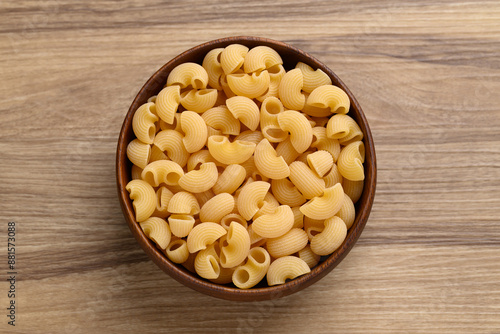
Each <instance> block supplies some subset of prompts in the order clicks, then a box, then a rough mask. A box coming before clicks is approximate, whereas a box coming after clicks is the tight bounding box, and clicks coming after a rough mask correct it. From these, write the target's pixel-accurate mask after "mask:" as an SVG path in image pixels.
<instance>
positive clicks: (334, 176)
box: [323, 163, 345, 192]
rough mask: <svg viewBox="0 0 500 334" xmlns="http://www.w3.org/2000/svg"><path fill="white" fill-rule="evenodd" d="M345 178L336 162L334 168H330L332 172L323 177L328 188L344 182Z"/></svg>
mask: <svg viewBox="0 0 500 334" xmlns="http://www.w3.org/2000/svg"><path fill="white" fill-rule="evenodd" d="M343 179H344V178H343V177H342V175H340V172H339V169H338V167H337V164H335V163H334V164H333V166H332V169H330V172H329V173H328V174H327V175H326V176H325V177H323V180H325V187H326V188H330V187H333V186H334V185H335V184H337V183H343ZM344 192H345V189H344Z"/></svg>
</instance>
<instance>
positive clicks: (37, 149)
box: [0, 0, 500, 333]
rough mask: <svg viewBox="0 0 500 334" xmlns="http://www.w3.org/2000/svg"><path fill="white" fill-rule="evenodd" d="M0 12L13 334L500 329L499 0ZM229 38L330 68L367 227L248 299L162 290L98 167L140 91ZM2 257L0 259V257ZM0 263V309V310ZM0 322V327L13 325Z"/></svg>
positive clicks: (16, 4) (104, 165)
mask: <svg viewBox="0 0 500 334" xmlns="http://www.w3.org/2000/svg"><path fill="white" fill-rule="evenodd" d="M312 4H313V3H312V2H303V1H282V0H277V1H273V5H274V6H275V7H271V6H270V4H269V3H268V2H264V1H253V2H249V1H232V2H228V1H223V2H220V1H206V2H203V3H198V2H195V1H183V2H174V1H170V2H160V1H154V2H150V3H145V2H144V1H112V0H108V1H104V2H94V1H87V2H84V1H78V2H70V1H59V0H55V1H47V2H44V1H41V2H39V1H27V0H20V1H12V2H2V3H0V15H1V17H2V20H1V21H0V55H1V58H2V62H0V74H1V78H2V80H1V81H0V101H1V103H0V159H1V163H0V184H1V185H2V186H1V191H0V223H1V225H0V226H1V230H2V235H6V226H7V222H8V221H9V220H15V221H16V222H17V224H18V230H17V237H18V241H17V242H18V247H17V250H16V251H17V253H18V254H17V259H18V268H17V269H18V272H19V275H18V279H19V281H18V295H17V302H18V304H19V306H18V322H17V326H16V328H15V329H14V332H19V333H88V332H94V333H95V332H98V333H100V332H105V333H116V332H124V331H126V332H138V331H143V332H169V333H186V332H189V333H273V332H293V333H305V332H314V333H331V332H332V331H337V332H340V333H366V332H369V333H402V332H412V333H500V317H499V314H500V284H499V282H500V218H499V217H500V107H499V105H500V97H499V95H498V91H499V90H500V80H499V79H500V78H499V77H500V62H499V60H500V5H499V4H498V2H497V1H475V2H470V1H469V2H465V1H445V0H442V1H441V0H440V1H432V2H431V1H393V0H385V1H376V2H373V1H363V0H360V1H354V2H353V1H337V2H335V3H333V2H330V1H315V2H314V5H312ZM234 35H254V36H262V37H268V38H272V39H276V40H282V41H284V42H286V43H289V44H292V45H294V46H296V47H298V48H301V49H303V50H305V51H306V52H308V53H310V54H312V55H313V56H315V57H317V58H318V59H320V60H321V61H322V62H324V63H325V64H327V65H328V66H330V68H332V69H333V71H335V73H336V74H338V75H339V77H340V78H341V79H342V80H343V81H344V82H345V83H346V84H347V86H348V87H349V88H350V89H351V91H352V92H353V93H354V94H355V96H356V97H357V99H358V101H359V102H360V104H361V105H362V107H363V110H364V112H365V114H366V116H367V118H368V121H369V122H370V127H371V130H372V133H373V136H374V139H375V143H376V148H377V162H378V185H377V195H376V197H375V203H374V206H373V209H372V213H371V216H370V219H369V221H368V224H367V226H366V228H365V230H364V232H363V234H362V235H361V238H360V239H359V241H358V243H357V244H356V246H355V247H354V248H353V250H352V251H351V253H350V254H349V255H348V256H347V258H346V259H345V260H344V261H343V262H342V263H341V264H340V265H339V266H338V267H337V268H336V269H335V270H334V271H333V272H332V273H330V274H329V275H328V276H327V277H325V278H324V279H322V280H321V281H320V282H318V283H316V284H315V285H313V286H311V287H309V288H307V289H305V290H304V291H301V292H299V293H297V294H294V295H292V296H289V297H286V298H283V299H280V300H277V301H274V302H259V303H250V304H248V303H237V302H227V301H221V300H216V299H213V298H210V297H208V296H204V295H202V294H200V293H197V292H194V291H191V290H189V289H188V288H185V287H184V286H182V285H180V284H179V283H177V282H176V281H174V280H173V279H171V278H169V277H168V276H167V275H165V274H164V273H163V272H162V271H161V270H160V269H158V268H157V267H156V266H155V265H154V264H153V263H152V262H151V261H150V260H149V259H148V258H147V257H146V255H145V254H144V253H143V251H142V250H141V249H140V248H139V246H138V245H137V243H136V242H135V240H134V239H133V237H132V235H131V233H130V231H129V230H128V227H127V226H126V224H125V221H124V219H123V216H122V214H121V210H120V206H119V202H118V199H117V195H116V185H115V172H114V158H115V149H116V141H117V138H118V133H119V130H120V126H121V123H122V121H123V117H124V115H125V113H126V110H127V109H128V106H129V105H130V103H131V102H132V99H133V97H134V96H135V95H136V94H137V92H138V90H139V89H140V87H141V86H142V84H143V83H144V82H145V81H146V79H147V78H149V77H150V76H151V74H152V73H153V72H154V71H156V69H158V68H159V67H160V66H161V65H163V64H164V63H166V62H167V61H168V60H170V59H171V58H172V57H174V56H175V55H177V54H179V53H180V52H182V51H184V50H187V49H189V48H191V47H193V46H195V45H197V44H200V43H202V42H205V41H208V40H212V39H216V38H220V37H225V36H234ZM2 252H6V249H5V246H2ZM5 268H6V262H5V260H2V261H1V265H0V270H1V274H0V275H1V277H2V281H1V283H0V296H1V297H0V307H2V308H4V307H7V302H8V300H7V296H6V291H7V288H8V286H7V282H6V281H5V280H4V277H5V272H6V269H5ZM3 317H4V320H2V322H1V323H0V332H3V333H12V332H13V330H12V328H10V326H9V327H8V326H7V324H6V320H5V316H3Z"/></svg>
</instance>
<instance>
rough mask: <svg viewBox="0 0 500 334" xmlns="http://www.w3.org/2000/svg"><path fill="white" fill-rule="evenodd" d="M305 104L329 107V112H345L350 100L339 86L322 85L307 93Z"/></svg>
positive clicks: (347, 109)
mask: <svg viewBox="0 0 500 334" xmlns="http://www.w3.org/2000/svg"><path fill="white" fill-rule="evenodd" d="M307 104H308V105H310V106H312V107H317V108H330V112H331V113H338V114H347V113H348V112H349V106H350V104H351V102H350V100H349V96H347V94H346V93H345V92H344V91H343V90H342V89H341V88H339V87H337V86H333V85H323V86H319V87H317V88H315V89H314V90H313V91H312V92H311V94H309V96H308V97H307ZM299 109H302V108H299Z"/></svg>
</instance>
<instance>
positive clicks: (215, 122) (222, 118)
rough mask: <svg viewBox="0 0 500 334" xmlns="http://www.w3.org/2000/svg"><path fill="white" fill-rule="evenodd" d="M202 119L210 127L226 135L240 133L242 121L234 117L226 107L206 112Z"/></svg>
mask: <svg viewBox="0 0 500 334" xmlns="http://www.w3.org/2000/svg"><path fill="white" fill-rule="evenodd" d="M201 117H202V118H203V120H204V121H205V123H206V124H207V125H208V126H210V127H212V128H213V129H216V130H220V131H221V132H222V133H223V134H225V135H238V134H239V133H240V121H238V120H237V119H236V118H234V117H233V114H231V112H229V109H227V107H226V106H225V105H222V106H218V107H214V108H211V109H209V110H207V111H205V112H204V113H203V114H202V115H201Z"/></svg>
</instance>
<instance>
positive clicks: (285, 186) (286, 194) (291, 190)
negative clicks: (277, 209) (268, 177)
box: [271, 178, 307, 207]
mask: <svg viewBox="0 0 500 334" xmlns="http://www.w3.org/2000/svg"><path fill="white" fill-rule="evenodd" d="M271 189H272V192H273V195H274V197H276V199H277V200H278V201H279V202H280V203H281V204H285V205H289V206H290V207H294V206H299V205H302V204H304V203H305V202H306V201H307V200H306V198H305V197H304V196H303V195H302V194H301V193H300V191H299V190H298V189H297V187H296V186H295V185H294V184H293V183H292V182H290V181H289V180H288V179H286V178H285V179H281V180H272V181H271Z"/></svg>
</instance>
